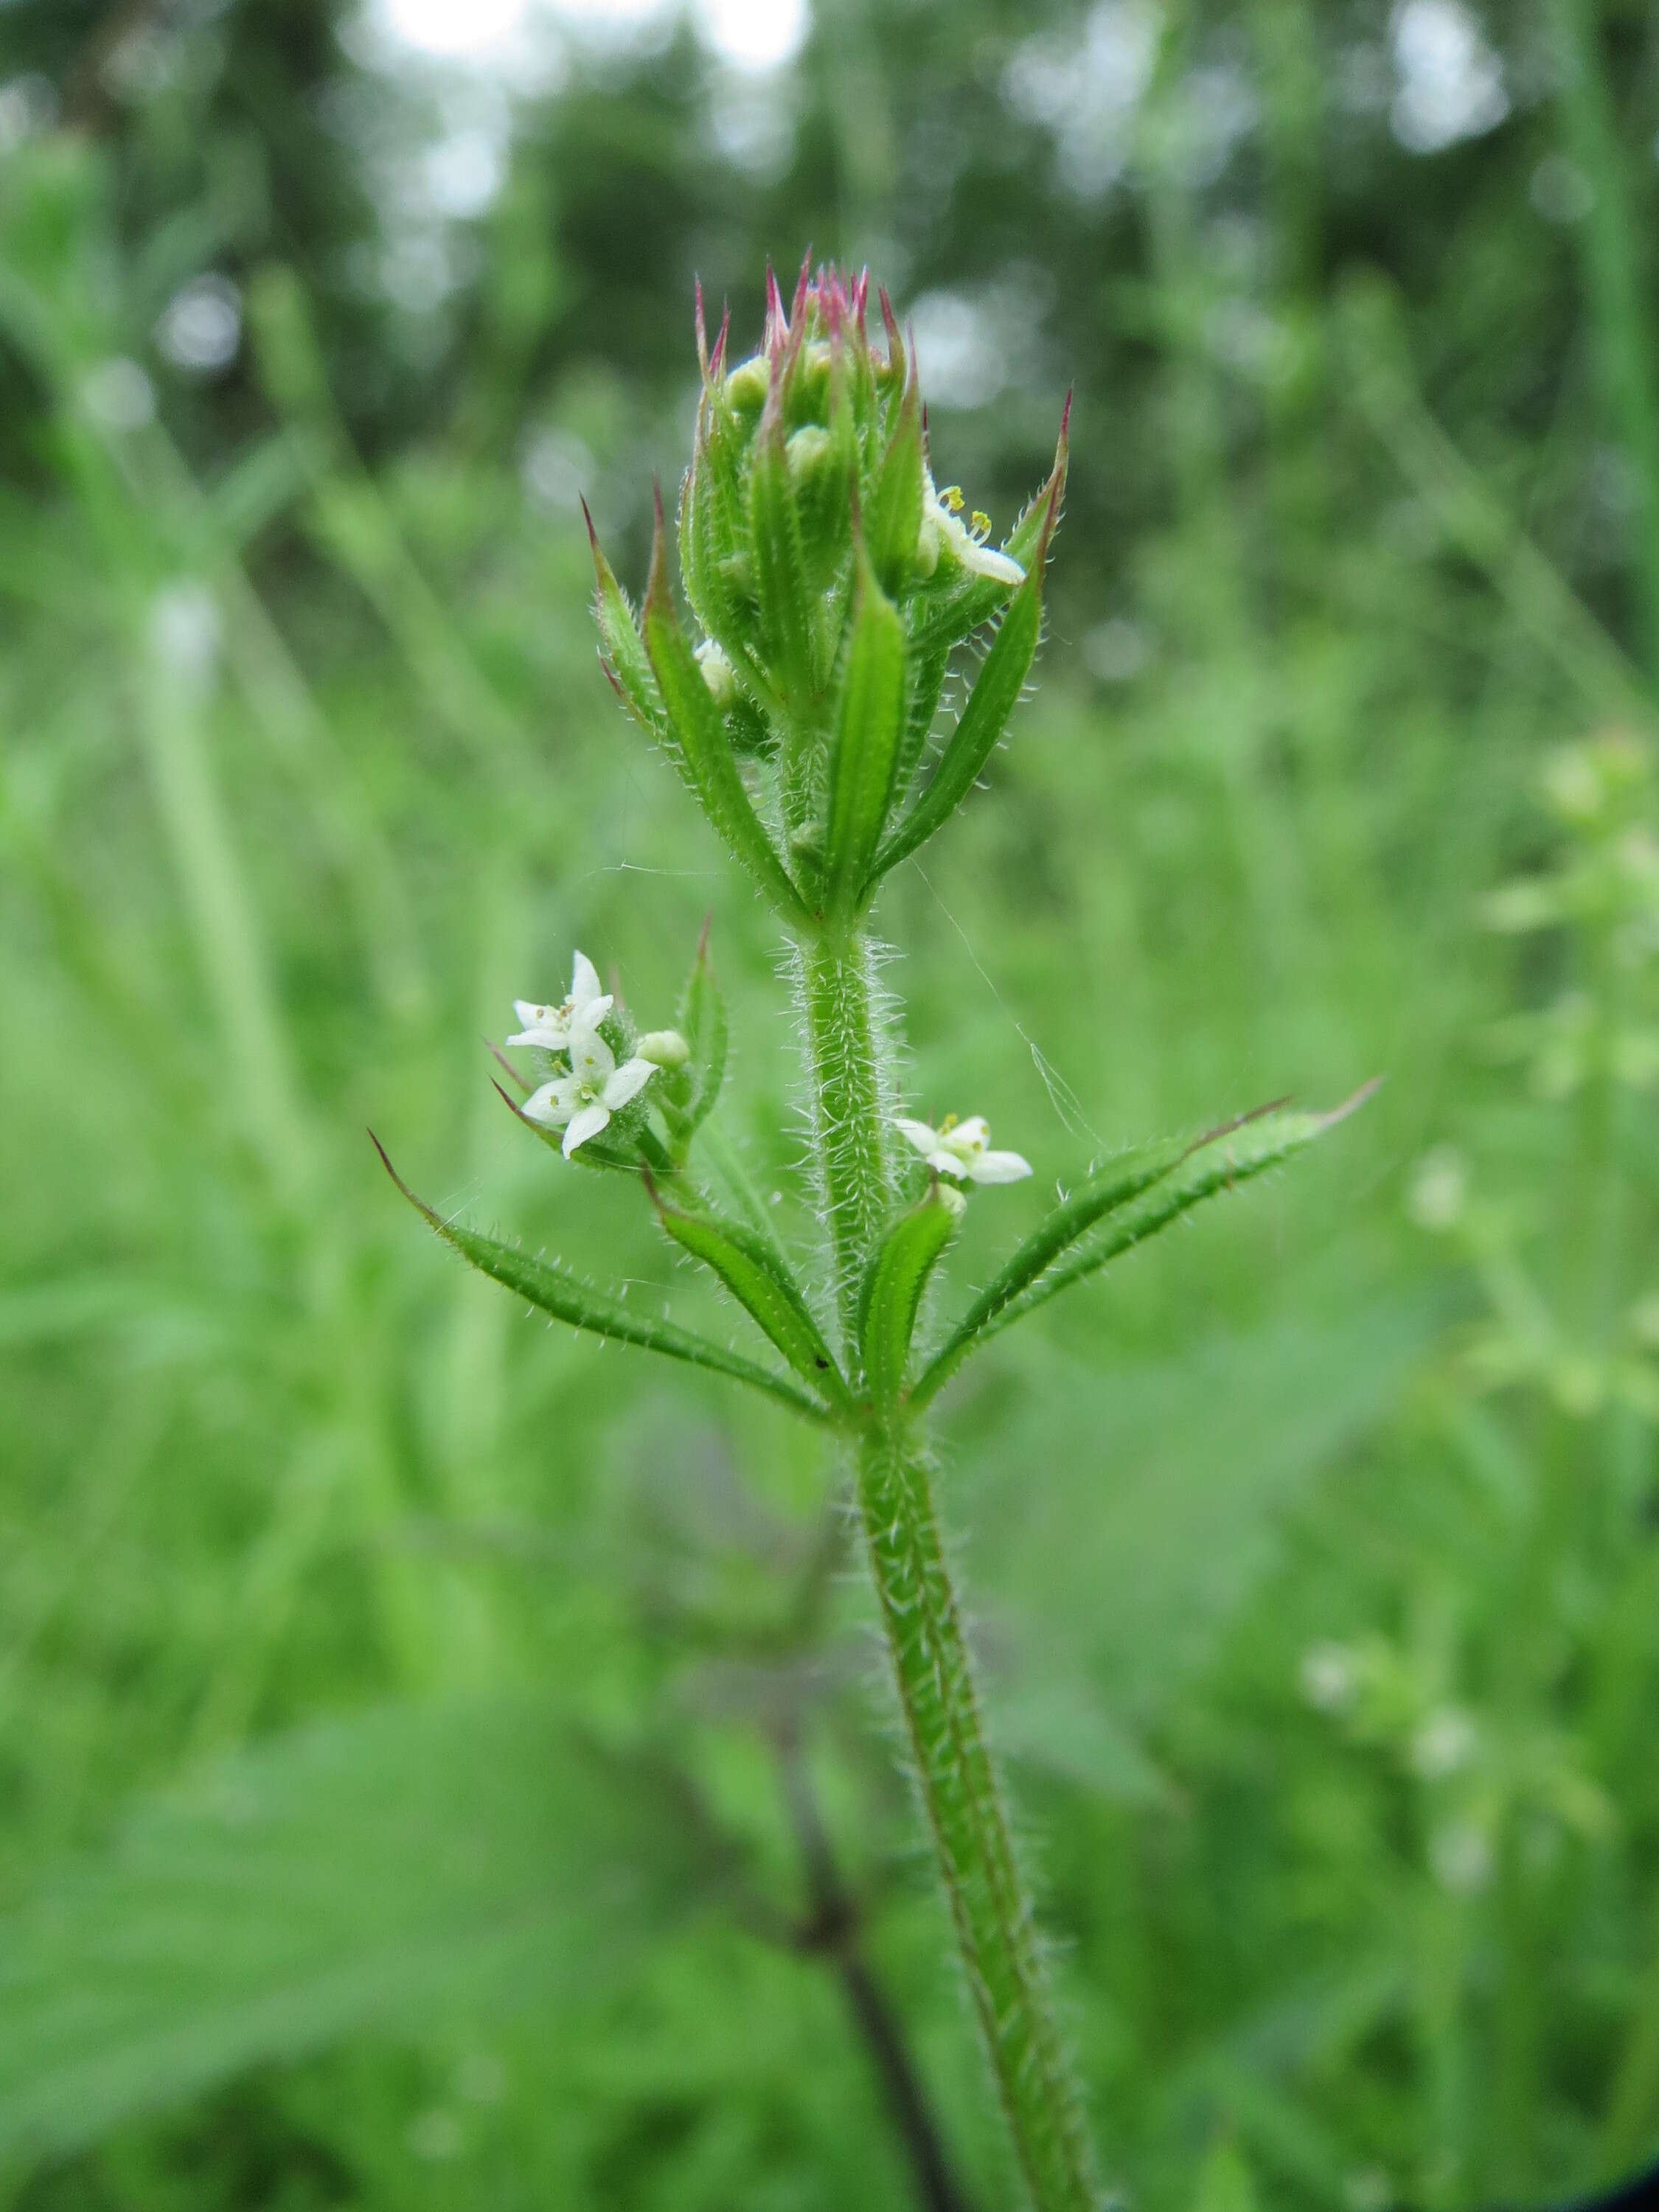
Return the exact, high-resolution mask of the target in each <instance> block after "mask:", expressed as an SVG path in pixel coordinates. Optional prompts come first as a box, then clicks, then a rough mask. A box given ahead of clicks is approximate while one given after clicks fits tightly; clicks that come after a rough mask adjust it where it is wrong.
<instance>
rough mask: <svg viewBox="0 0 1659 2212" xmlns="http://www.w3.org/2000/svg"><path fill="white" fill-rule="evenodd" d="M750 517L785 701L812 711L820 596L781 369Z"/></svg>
mask: <svg viewBox="0 0 1659 2212" xmlns="http://www.w3.org/2000/svg"><path fill="white" fill-rule="evenodd" d="M749 515H750V533H751V544H752V546H753V553H754V564H755V574H754V582H755V591H756V595H757V599H758V600H759V603H760V621H761V632H762V635H763V639H764V641H765V643H766V647H767V650H768V653H769V658H770V660H771V665H772V667H773V670H774V671H775V675H776V677H777V678H778V680H779V682H780V683H781V686H782V690H783V695H784V703H785V704H786V705H787V707H788V708H789V709H790V710H791V711H792V712H793V714H797V715H799V714H804V713H805V711H806V708H807V705H808V702H810V700H811V696H812V693H813V690H814V689H815V684H816V671H815V668H814V651H813V629H814V624H813V596H814V595H813V592H812V590H811V585H810V584H809V582H808V580H807V573H806V558H805V552H804V551H803V550H802V546H801V539H800V519H799V515H798V514H797V513H796V511H795V497H794V491H793V486H792V484H791V483H790V477H789V457H788V450H787V441H786V438H785V435H784V422H783V404H782V385H781V378H780V376H779V374H777V373H775V374H774V376H773V380H772V390H771V393H770V395H769V398H768V399H767V402H766V406H765V408H764V410H763V413H762V415H761V419H760V427H759V428H758V429H757V431H756V433H755V448H754V466H753V471H752V473H751V475H750V484H749Z"/></svg>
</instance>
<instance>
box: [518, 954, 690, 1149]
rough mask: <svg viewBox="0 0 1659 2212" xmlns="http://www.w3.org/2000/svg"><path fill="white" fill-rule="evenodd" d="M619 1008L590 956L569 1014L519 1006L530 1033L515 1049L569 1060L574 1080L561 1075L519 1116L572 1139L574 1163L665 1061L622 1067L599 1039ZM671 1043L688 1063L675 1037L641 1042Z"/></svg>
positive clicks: (574, 976)
mask: <svg viewBox="0 0 1659 2212" xmlns="http://www.w3.org/2000/svg"><path fill="white" fill-rule="evenodd" d="M614 1004H615V1000H613V998H612V997H611V994H610V993H609V992H608V991H601V990H600V988H599V974H598V971H597V970H596V969H595V968H594V966H593V963H592V961H591V960H590V959H589V958H588V957H587V956H586V953H585V952H579V953H577V955H576V957H575V962H574V966H573V968H572V970H571V976H570V994H569V996H568V998H567V999H566V1000H565V1001H564V1003H563V1004H562V1006H538V1005H537V1004H536V1003H535V1001H534V1000H530V999H515V1000H513V1011H514V1012H516V1013H517V1015H518V1017H519V1019H520V1021H521V1022H522V1023H523V1024H524V1027H523V1028H522V1029H521V1030H520V1031H519V1032H518V1034H517V1035H516V1036H510V1037H508V1039H507V1042H508V1044H510V1045H526V1046H529V1047H531V1048H533V1049H535V1050H536V1051H538V1052H562V1053H564V1054H566V1055H567V1056H568V1059H569V1061H570V1069H569V1073H568V1074H565V1075H556V1076H554V1077H553V1078H552V1079H551V1080H550V1082H547V1083H544V1084H543V1085H542V1086H541V1088H540V1089H539V1090H538V1091H532V1092H531V1094H530V1096H529V1097H528V1098H526V1100H525V1102H524V1104H523V1105H522V1106H521V1107H520V1109H519V1110H520V1113H521V1114H522V1115H524V1117H525V1119H526V1121H539V1122H540V1123H541V1125H542V1127H544V1129H562V1130H563V1131H564V1146H563V1151H564V1156H565V1158H566V1159H568V1158H570V1156H571V1154H572V1153H573V1152H576V1151H577V1150H579V1149H580V1146H583V1145H585V1144H586V1142H587V1140H588V1139H589V1138H590V1137H597V1136H598V1135H599V1132H600V1130H601V1129H603V1128H605V1127H606V1126H607V1124H608V1123H609V1121H610V1120H611V1115H613V1114H615V1113H618V1112H620V1110H621V1109H622V1108H623V1107H624V1106H626V1105H627V1103H629V1099H631V1098H636V1097H638V1096H639V1094H640V1092H641V1091H643V1090H644V1088H645V1086H646V1085H647V1083H648V1082H649V1081H650V1080H651V1079H652V1077H653V1075H654V1074H655V1073H656V1072H657V1068H658V1066H659V1060H657V1059H656V1058H654V1057H653V1058H647V1056H646V1054H644V1053H643V1052H638V1053H635V1055H634V1057H633V1058H632V1059H631V1060H623V1063H622V1065H621V1066H620V1067H619V1066H617V1055H616V1054H615V1053H614V1052H612V1051H611V1048H610V1046H609V1045H608V1044H607V1043H606V1042H605V1039H604V1038H603V1037H602V1036H600V1035H599V1024H600V1023H601V1022H602V1021H603V1020H604V1019H605V1016H606V1015H607V1014H608V1013H609V1012H610V1011H611V1007H612V1006H613V1005H614ZM669 1038H672V1041H673V1044H674V1045H675V1046H676V1047H678V1057H679V1058H681V1059H683V1058H684V1046H683V1045H682V1044H681V1042H680V1040H679V1038H678V1036H675V1035H674V1033H673V1032H672V1031H670V1030H665V1031H663V1032H662V1034H661V1036H660V1037H657V1036H651V1037H644V1038H641V1044H651V1043H653V1042H657V1043H659V1044H661V1043H663V1042H665V1040H667V1039H669Z"/></svg>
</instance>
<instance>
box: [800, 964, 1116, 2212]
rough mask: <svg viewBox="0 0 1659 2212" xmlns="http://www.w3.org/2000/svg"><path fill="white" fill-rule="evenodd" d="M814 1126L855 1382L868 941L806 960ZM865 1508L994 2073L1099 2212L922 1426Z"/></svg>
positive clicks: (870, 1152)
mask: <svg viewBox="0 0 1659 2212" xmlns="http://www.w3.org/2000/svg"><path fill="white" fill-rule="evenodd" d="M799 979H800V986H801V996H802V1002H803V1006H804V1008H805V1017H806V1033H807V1044H808V1048H809V1052H810V1054H811V1076H812V1088H813V1107H814V1120H815V1124H816V1134H817V1152H818V1158H819V1159H820V1161H821V1162H822V1163H823V1183H824V1201H825V1206H826V1209H827V1213H828V1218H829V1233H830V1240H831V1244H832V1247H833V1251H834V1259H835V1269H836V1303H837V1306H838V1309H839V1311H840V1315H841V1322H842V1339H843V1348H844V1351H845V1353H846V1358H847V1362H848V1372H849V1376H856V1374H857V1370H858V1366H859V1359H858V1348H857V1343H856V1322H857V1313H858V1295H859V1286H860V1282H861V1280H862V1279H863V1273H864V1269H865V1267H866V1264H867V1262H868V1260H869V1257H870V1255H871V1253H872V1249H873V1248H874V1246H875V1244H876V1243H877V1242H878V1239H879V1237H880V1236H881V1233H882V1231H883V1229H884V1226H885V1224H886V1222H887V1220H888V1218H889V1216H890V1212H891V1210H892V1206H893V1198H894V1192H893V1187H892V1183H891V1180H890V1170H889V1167H888V1164H887V1146H886V1129H885V1121H886V1115H887V1112H888V1110H889V1108H888V1102H887V1100H886V1097H885V1091H886V1071H885V1067H884V1050H885V1044H884V1037H883V1034H882V1030H881V1026H880V1024H879V1021H878V1018H877V1015H876V1012H875V1009H874V1007H873V1006H872V971H871V960H870V951H869V947H868V945H867V944H866V942H865V941H864V939H862V938H861V937H857V936H854V937H850V938H848V939H838V940H837V939H830V938H829V937H824V938H821V939H811V940H809V941H807V942H805V943H804V944H802V945H800V947H799ZM859 1510H860V1520H861V1522H862V1524H863V1528H864V1535H865V1545H866V1552H867V1553H868V1556H869V1560H870V1567H871V1572H872V1575H873V1577H874V1578H875V1584H876V1593H877V1596H878V1600H879V1601H880V1606H881V1615H882V1626H883V1628H884V1632H885V1637H886V1643H887V1649H888V1656H889V1658H890V1662H891V1665H892V1671H893V1682H894V1686H895V1688H896V1691H897V1692H898V1699H899V1705H900V1709H901V1711H902V1713H903V1716H904V1723H905V1729H906V1733H907V1735H908V1739H909V1746H910V1751H911V1754H912V1757H913V1758H914V1759H915V1770H916V1777H917V1781H918V1784H919V1789H920V1796H921V1806H922V1809H923V1812H924V1814H926V1816H927V1825H928V1827H929V1829H930V1831H931V1832H932V1835H933V1848H934V1855H935V1858H936V1860H937V1863H938V1866H939V1876H940V1879H941V1881H943V1882H944V1885H945V1895H946V1898H947V1899H948V1901H949V1904H950V1908H951V1920H952V1922H953V1923H954V1926H955V1929H956V1936H957V1945H958V1948H959V1949H960V1952H961V1954H962V1961H963V1967H964V1969H965V1971H966V1973H967V1978H968V1987H969V1993H970V1995H971V1996H972V1999H973V2003H974V2009H975V2014H976V2015H977V2017H978V2021H979V2025H980V2029H981V2033H982V2035H983V2037H984V2040H985V2047H986V2051H987V2056H988V2057H989V2059H990V2062H991V2069H992V2072H993V2074H994V2076H995V2079H996V2084H997V2090H998V2093H999V2096H1000V2100H1001V2104H1002V2108H1003V2112H1004V2113H1005V2115H1006V2118H1007V2121H1008V2125H1009V2128H1010V2130H1011V2131H1012V2136H1013V2139H1014V2148H1015V2151H1016V2153H1017V2154H1018V2160H1019V2163H1020V2166H1021V2169H1022V2171H1023V2172H1024V2177H1025V2181H1026V2185H1027V2187H1028V2189H1029V2191H1030V2197H1031V2201H1032V2203H1033V2204H1034V2205H1035V2206H1036V2212H1097V2207H1098V2205H1099V2203H1100V2193H1099V2190H1098V2186H1097V2182H1096V2179H1095V2173H1094V2163H1093V2157H1092V2154H1091V2146H1090V2142H1089V2136H1088V2131H1087V2129H1086V2127H1085V2123H1084V2118H1083V2104H1082V2099H1081V2097H1080V2095H1079V2091H1078V2087H1077V2082H1076V2079H1075V2076H1074V2074H1073V2069H1072V2064H1071V2061H1070V2057H1069V2055H1068V2053H1067V2051H1066V2046H1065V2042H1064V2039H1063V2038H1062V2037H1061V2034H1060V2027H1059V2023H1058V2021H1057V2020H1056V2017H1055V2014H1054V2001H1053V1998H1052V1996H1051V1994H1050V1992H1049V1989H1048V1975H1047V1973H1046V1971H1045V1968H1044V1963H1043V1956H1042V1942H1041V1939H1040V1938H1039V1936H1038V1935H1037V1931H1036V1923H1035V1920H1034V1918H1033V1916H1032V1912H1031V1907H1030V1900H1029V1899H1028V1897H1027V1895H1026V1892H1025V1887H1024V1882H1023V1881H1021V1878H1020V1873H1019V1867H1018V1861H1017V1859H1016V1857H1015V1852H1014V1847H1013V1838H1012V1832H1011V1831H1010V1827H1009V1822H1008V1814H1007V1808H1006V1804H1005V1802H1004V1799H1003V1795H1002V1790H1001V1786H1000V1782H999V1779H998V1776H997V1772H996V1768H995V1765H994V1761H993V1759H992V1757H991V1753H990V1750H989V1747H988V1746H987V1742H986V1738H985V1731H984V1727H983V1724H982V1722H981V1717H980V1708H979V1696H978V1692H977V1690H976V1688H975V1682H974V1674H973V1666H972V1662H971V1661H970V1659H969V1651H968V1642H967V1638H966V1636H965V1635H964V1633H963V1625H962V1616H961V1612H960V1610H959V1607H958V1606H957V1595H956V1591H955V1589H954V1588H953V1586H952V1583H951V1572H950V1567H949V1564H948V1562H947V1560H946V1558H945V1544H944V1540H943V1537H942V1534H941V1533H940V1529H939V1517H938V1513H937V1511H936V1509H935V1506H934V1502H933V1482H932V1478H931V1474H930V1469H929V1463H928V1458H927V1449H926V1445H925V1442H924V1440H923V1438H922V1437H921V1434H920V1432H919V1431H917V1430H916V1429H915V1428H914V1427H904V1428H900V1427H897V1426H895V1427H892V1428H882V1429H878V1430H872V1431H869V1432H868V1433H866V1437H864V1440H863V1442H862V1444H861V1447H860V1455H859Z"/></svg>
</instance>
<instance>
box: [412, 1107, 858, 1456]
mask: <svg viewBox="0 0 1659 2212" xmlns="http://www.w3.org/2000/svg"><path fill="white" fill-rule="evenodd" d="M369 1140H370V1142H371V1143H372V1144H373V1145H374V1149H375V1151H376V1152H379V1153H380V1160H381V1164H383V1165H384V1167H385V1169H386V1173H387V1174H388V1175H389V1176H391V1177H392V1182H395V1183H396V1184H397V1186H398V1189H399V1190H400V1191H401V1192H402V1193H403V1194H404V1197H405V1198H406V1199H407V1200H409V1202H410V1205H411V1206H413V1207H414V1208H415V1211H416V1212H417V1213H418V1214H420V1215H421V1216H422V1218H423V1219H424V1220H425V1221H426V1223H427V1224H428V1226H429V1227H430V1228H432V1229H433V1230H435V1231H436V1232H437V1234H438V1235H439V1236H440V1237H442V1239H443V1241H444V1243H446V1244H447V1245H448V1246H449V1247H450V1249H452V1250H453V1251H456V1252H459V1254H460V1255H461V1257H462V1258H463V1259H464V1260H466V1261H470V1262H471V1265H472V1266H473V1267H476V1268H477V1270H478V1271H479V1273H481V1274H485V1275H488V1276H489V1277H490V1278H491V1279H493V1280H494V1281H495V1282H498V1283H500V1284H501V1285H502V1286H503V1288H504V1289H507V1290H509V1291H516V1292H517V1294H518V1295H519V1297H521V1298H523V1299H525V1300H526V1302H527V1303H528V1304H531V1305H532V1306H537V1307H539V1308H540V1310H541V1311H542V1312H543V1313H546V1314H551V1315H552V1316H553V1318H554V1319H555V1320H556V1321H562V1322H568V1325H569V1326H570V1327H571V1328H579V1329H586V1331H587V1332H588V1333H589V1334H590V1335H593V1336H604V1337H609V1338H611V1340H613V1341H614V1342H616V1343H617V1344H634V1345H637V1346H639V1347H640V1348H641V1351H645V1352H661V1353H662V1354H663V1356H664V1357H665V1358H668V1359H683V1360H684V1361H685V1363H686V1364H687V1365H688V1366H691V1367H706V1368H708V1370H710V1371H711V1372H713V1373H714V1374H717V1375H729V1376H731V1377H732V1379H733V1381H735V1382H738V1383H748V1384H749V1385H750V1388H751V1389H756V1390H764V1391H765V1392H766V1393H767V1394H768V1395H769V1396H770V1397H774V1398H781V1400H782V1401H783V1402H784V1404H785V1405H787V1406H789V1407H793V1409H794V1410H795V1412H797V1413H805V1414H806V1415H808V1416H809V1417H810V1418H811V1419H814V1420H822V1419H823V1418H824V1413H823V1407H822V1406H821V1405H819V1404H818V1402H817V1400H816V1399H813V1398H810V1397H808V1396H807V1395H806V1393H805V1391H804V1390H801V1389H798V1388H797V1387H796V1385H795V1384H794V1383H792V1382H791V1381H790V1380H789V1378H788V1377H787V1376H784V1375H775V1374H773V1373H772V1372H771V1370H769V1369H768V1368H765V1367H762V1366H759V1365H758V1364H757V1363H756V1362H755V1361H754V1360H752V1359H745V1358H744V1357H743V1355H742V1354H741V1352H728V1351H727V1350H726V1348H725V1346H722V1345H719V1344H713V1343H711V1342H709V1340H708V1339H707V1338H705V1337H701V1336H698V1335H696V1334H695V1333H694V1332H693V1331H692V1330H690V1329H688V1328H680V1327H679V1326H678V1324H677V1323H676V1322H671V1321H659V1320H656V1319H653V1316H651V1315H649V1314H646V1313H641V1311H640V1310H638V1309H637V1308H635V1307H630V1306H628V1305H625V1304H623V1301H622V1300H621V1299H620V1298H616V1297H611V1296H610V1294H609V1293H608V1292H606V1291H596V1290H594V1289H592V1287H591V1286H590V1285H587V1284H586V1283H582V1282H579V1281H578V1280H577V1279H576V1278H575V1277H574V1275H572V1274H570V1273H568V1272H567V1270H566V1269H564V1268H563V1267H556V1266H550V1265H549V1264H548V1263H547V1262H546V1261H543V1260H532V1258H531V1257H530V1255H528V1253H526V1252H520V1251H518V1250H516V1249H514V1248H513V1246H512V1245H510V1244H503V1243H500V1242H499V1241H498V1240H497V1239H496V1238H495V1237H484V1236H481V1235H480V1234H479V1232H478V1231H477V1230H474V1229H464V1228H462V1227H461V1225H460V1224H459V1222H453V1221H446V1220H445V1219H444V1218H443V1217H442V1215H441V1214H440V1213H437V1212H434V1210H433V1208H432V1207H431V1206H428V1205H427V1203H426V1201H425V1200H423V1199H420V1198H417V1197H416V1195H415V1193H414V1192H413V1191H412V1190H411V1189H410V1187H409V1185H408V1184H407V1183H406V1182H404V1179H403V1177H402V1176H400V1175H399V1174H398V1170H396V1168H394V1167H393V1166H392V1163H391V1161H390V1160H389V1159H387V1158H386V1151H385V1147H384V1146H382V1145H381V1143H380V1139H379V1138H378V1137H376V1136H375V1135H374V1132H373V1130H371V1131H370V1132H369Z"/></svg>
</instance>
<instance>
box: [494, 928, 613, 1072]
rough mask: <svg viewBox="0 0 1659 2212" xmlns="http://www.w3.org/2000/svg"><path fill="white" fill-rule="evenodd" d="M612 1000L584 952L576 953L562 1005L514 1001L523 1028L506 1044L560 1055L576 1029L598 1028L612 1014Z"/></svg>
mask: <svg viewBox="0 0 1659 2212" xmlns="http://www.w3.org/2000/svg"><path fill="white" fill-rule="evenodd" d="M611 1003H612V1002H611V995H610V994H609V993H608V992H605V991H601V990H600V988H599V971H598V969H596V968H595V967H594V965H593V963H592V961H591V960H590V959H589V958H588V957H587V955H586V953H585V952H579V953H578V954H577V955H576V957H575V960H574V963H572V966H571V970H570V995H569V997H568V999H567V1000H565V1002H564V1004H563V1005H562V1006H538V1005H537V1004H536V1002H535V1000H533V999H514V1000H513V1012H514V1013H515V1014H517V1016H518V1018H519V1019H520V1021H521V1022H522V1023H523V1024H524V1027H523V1028H522V1029H521V1030H520V1031H519V1034H518V1035H517V1036H510V1037H508V1039H507V1042H508V1044H521V1045H534V1046H535V1047H536V1048H538V1050H539V1051H542V1052H562V1051H563V1050H564V1048H565V1047H566V1046H567V1045H568V1043H569V1042H570V1040H571V1036H572V1035H573V1034H574V1031H575V1030H578V1029H586V1030H592V1029H597V1028H598V1027H599V1024H600V1022H601V1021H603V1019H604V1018H605V1015H607V1014H608V1013H609V1012H611Z"/></svg>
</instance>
